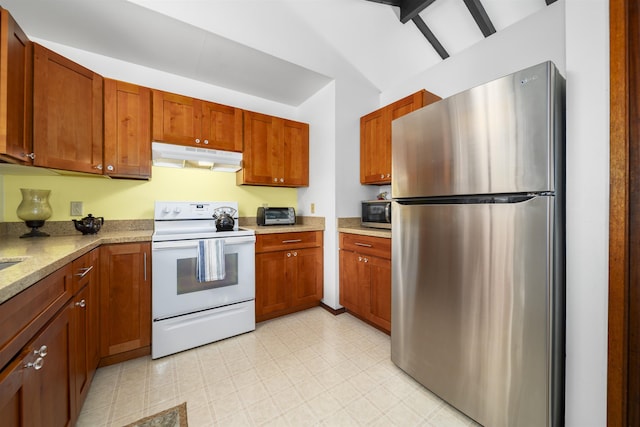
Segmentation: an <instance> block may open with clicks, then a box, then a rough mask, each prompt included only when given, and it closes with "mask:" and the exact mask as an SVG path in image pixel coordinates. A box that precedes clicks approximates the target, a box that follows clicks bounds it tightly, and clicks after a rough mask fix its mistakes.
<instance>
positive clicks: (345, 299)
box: [340, 233, 391, 333]
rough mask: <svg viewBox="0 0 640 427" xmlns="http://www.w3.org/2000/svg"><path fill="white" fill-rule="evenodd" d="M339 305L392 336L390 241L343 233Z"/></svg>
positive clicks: (341, 235) (341, 237)
mask: <svg viewBox="0 0 640 427" xmlns="http://www.w3.org/2000/svg"><path fill="white" fill-rule="evenodd" d="M340 304H341V305H342V306H344V307H345V308H346V309H347V310H348V311H349V312H350V313H352V314H354V315H356V316H358V317H359V318H361V319H363V320H366V321H367V322H369V323H371V324H373V325H375V326H377V327H378V328H380V329H382V330H384V331H385V332H387V333H390V332H391V240H390V239H387V238H384V237H371V236H360V235H355V234H349V233H340Z"/></svg>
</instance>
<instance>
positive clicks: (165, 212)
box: [162, 206, 171, 214]
mask: <svg viewBox="0 0 640 427" xmlns="http://www.w3.org/2000/svg"><path fill="white" fill-rule="evenodd" d="M169 212H171V211H170V210H169V208H168V207H166V206H165V207H164V208H162V213H163V214H168V213H169Z"/></svg>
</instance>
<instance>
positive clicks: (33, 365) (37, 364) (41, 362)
mask: <svg viewBox="0 0 640 427" xmlns="http://www.w3.org/2000/svg"><path fill="white" fill-rule="evenodd" d="M43 366H44V359H43V358H42V357H38V358H37V359H36V361H35V362H29V363H27V364H26V365H24V367H25V368H27V369H28V368H33V369H35V370H36V371H39V370H40V369H42V367H43Z"/></svg>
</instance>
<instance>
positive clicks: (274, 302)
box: [256, 251, 291, 322]
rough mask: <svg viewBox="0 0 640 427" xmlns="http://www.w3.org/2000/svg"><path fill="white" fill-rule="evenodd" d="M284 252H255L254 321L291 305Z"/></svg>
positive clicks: (265, 317) (258, 320)
mask: <svg viewBox="0 0 640 427" xmlns="http://www.w3.org/2000/svg"><path fill="white" fill-rule="evenodd" d="M286 271H287V262H286V252H284V251H278V252H268V253H261V254H256V321H257V322H260V321H262V320H265V319H267V318H270V316H268V315H269V314H270V313H273V312H277V311H281V310H285V309H286V308H288V307H289V306H290V305H291V287H290V286H289V285H288V283H289V282H288V281H287V277H286Z"/></svg>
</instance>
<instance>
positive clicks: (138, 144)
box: [104, 79, 151, 179]
mask: <svg viewBox="0 0 640 427" xmlns="http://www.w3.org/2000/svg"><path fill="white" fill-rule="evenodd" d="M104 173H105V175H109V176H113V177H123V178H143V179H148V178H150V177H151V89H149V88H146V87H141V86H137V85H133V84H129V83H125V82H119V81H116V80H110V79H105V80H104Z"/></svg>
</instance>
